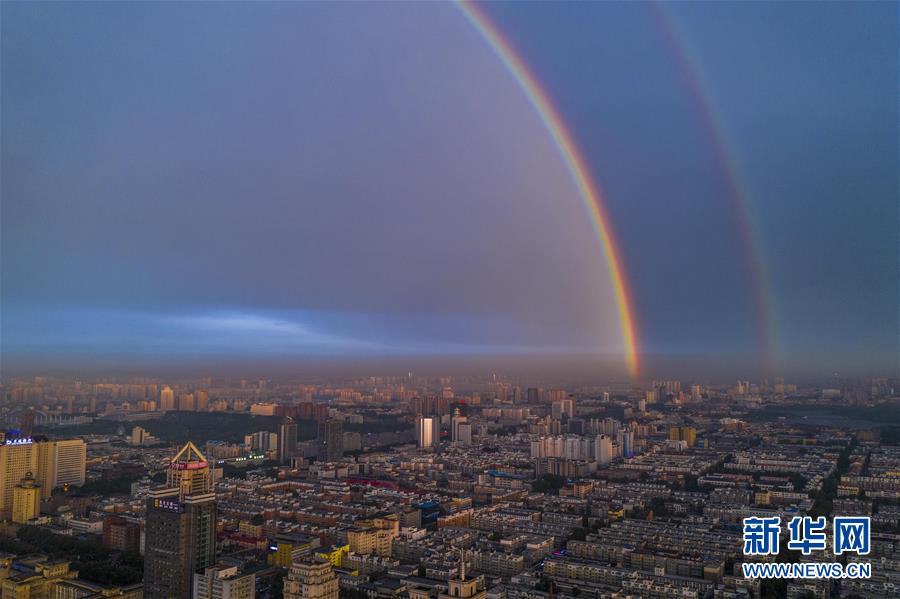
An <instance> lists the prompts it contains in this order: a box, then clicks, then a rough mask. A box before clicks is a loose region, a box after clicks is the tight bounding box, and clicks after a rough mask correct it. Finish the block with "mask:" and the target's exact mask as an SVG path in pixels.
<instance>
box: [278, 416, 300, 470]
mask: <svg viewBox="0 0 900 599" xmlns="http://www.w3.org/2000/svg"><path fill="white" fill-rule="evenodd" d="M296 449H297V423H296V422H294V420H293V419H292V418H285V420H284V422H282V423H281V426H279V427H278V461H279V462H281V463H282V464H287V463H289V462H290V461H291V458H292V457H293V456H294V453H295V452H296Z"/></svg>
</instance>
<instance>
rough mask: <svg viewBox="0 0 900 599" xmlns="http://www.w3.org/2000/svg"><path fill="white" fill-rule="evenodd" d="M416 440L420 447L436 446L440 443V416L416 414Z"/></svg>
mask: <svg viewBox="0 0 900 599" xmlns="http://www.w3.org/2000/svg"><path fill="white" fill-rule="evenodd" d="M416 442H417V443H418V445H419V447H421V448H427V447H432V448H436V447H438V446H439V445H440V443H441V420H440V418H438V417H436V416H417V417H416Z"/></svg>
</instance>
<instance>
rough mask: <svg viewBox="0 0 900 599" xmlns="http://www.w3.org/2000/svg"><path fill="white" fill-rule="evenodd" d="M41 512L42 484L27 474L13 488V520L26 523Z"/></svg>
mask: <svg viewBox="0 0 900 599" xmlns="http://www.w3.org/2000/svg"><path fill="white" fill-rule="evenodd" d="M40 512H41V489H40V485H38V483H37V482H36V481H35V480H34V477H33V476H31V473H30V472H29V473H28V474H26V475H25V477H24V478H22V480H21V482H19V484H18V485H16V486H15V487H14V488H13V499H12V521H13V522H16V523H18V524H25V523H26V522H28V521H29V520H31V519H32V518H36V517H37V515H38V514H39V513H40Z"/></svg>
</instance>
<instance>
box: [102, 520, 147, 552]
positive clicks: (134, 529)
mask: <svg viewBox="0 0 900 599" xmlns="http://www.w3.org/2000/svg"><path fill="white" fill-rule="evenodd" d="M103 546H104V547H106V548H108V549H115V550H117V551H130V552H134V553H137V552H138V551H140V549H141V525H140V524H138V523H137V522H134V521H132V520H126V519H125V518H122V517H121V516H107V517H106V518H104V519H103Z"/></svg>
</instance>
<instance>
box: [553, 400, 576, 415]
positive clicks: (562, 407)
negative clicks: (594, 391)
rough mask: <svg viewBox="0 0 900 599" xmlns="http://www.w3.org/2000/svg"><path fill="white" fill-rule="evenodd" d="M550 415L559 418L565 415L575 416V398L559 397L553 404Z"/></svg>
mask: <svg viewBox="0 0 900 599" xmlns="http://www.w3.org/2000/svg"><path fill="white" fill-rule="evenodd" d="M550 415H551V416H552V417H553V418H556V419H557V420H559V419H560V418H562V417H563V416H567V417H569V418H573V417H574V416H575V400H574V399H558V400H556V401H554V402H553V403H552V404H551V407H550Z"/></svg>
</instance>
